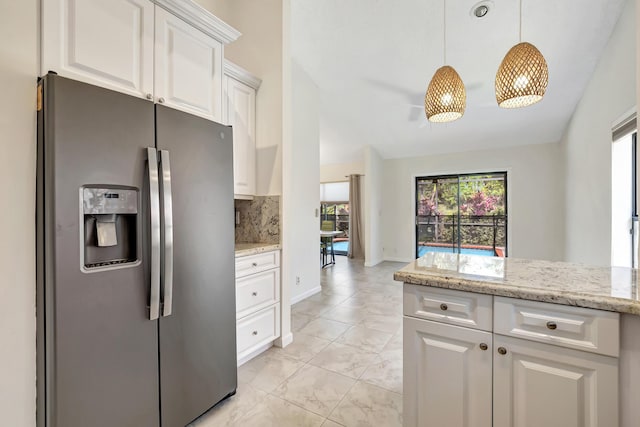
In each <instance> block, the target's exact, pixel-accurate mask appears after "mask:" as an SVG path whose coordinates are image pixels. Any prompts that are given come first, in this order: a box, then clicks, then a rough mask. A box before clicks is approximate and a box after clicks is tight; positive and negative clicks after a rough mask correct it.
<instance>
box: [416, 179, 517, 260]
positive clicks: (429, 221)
mask: <svg viewBox="0 0 640 427" xmlns="http://www.w3.org/2000/svg"><path fill="white" fill-rule="evenodd" d="M415 185H416V211H415V224H416V258H418V257H420V256H422V255H424V254H425V253H426V252H431V251H436V252H452V253H468V254H477V255H487V256H503V257H504V256H507V173H506V172H491V173H477V174H458V175H439V176H425V177H417V178H416V182H415Z"/></svg>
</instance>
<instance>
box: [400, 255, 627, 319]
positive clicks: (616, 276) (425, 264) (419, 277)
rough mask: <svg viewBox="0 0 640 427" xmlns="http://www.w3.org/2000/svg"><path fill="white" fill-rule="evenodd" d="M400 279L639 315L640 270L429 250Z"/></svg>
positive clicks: (428, 284) (413, 282)
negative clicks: (639, 289)
mask: <svg viewBox="0 0 640 427" xmlns="http://www.w3.org/2000/svg"><path fill="white" fill-rule="evenodd" d="M394 279H395V280H397V281H401V282H405V283H410V284H414V285H423V286H433V287H437V288H446V289H456V290H461V291H468V292H477V293H481V294H490V295H498V296H504V297H511V298H520V299H526V300H533V301H543V302H550V303H555V304H563V305H572V306H578V307H588V308H595V309H600V310H608V311H615V312H618V313H630V314H635V315H640V301H639V299H638V270H635V269H632V268H623V267H595V266H590V265H585V264H573V263H567V262H552V261H537V260H528V259H517V258H498V257H485V256H480V255H459V254H452V253H435V252H430V253H427V254H426V255H424V256H423V257H421V258H418V259H417V260H415V261H414V262H412V263H410V264H409V265H407V266H406V267H404V268H403V269H401V270H399V271H397V272H396V273H395V274H394Z"/></svg>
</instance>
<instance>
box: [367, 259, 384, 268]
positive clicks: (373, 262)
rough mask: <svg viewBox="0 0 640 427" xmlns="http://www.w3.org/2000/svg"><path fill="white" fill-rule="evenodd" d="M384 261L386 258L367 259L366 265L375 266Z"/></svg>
mask: <svg viewBox="0 0 640 427" xmlns="http://www.w3.org/2000/svg"><path fill="white" fill-rule="evenodd" d="M382 261H384V260H382V259H378V260H375V261H365V262H364V266H365V267H375V266H376V265H378V264H380V263H381V262H382Z"/></svg>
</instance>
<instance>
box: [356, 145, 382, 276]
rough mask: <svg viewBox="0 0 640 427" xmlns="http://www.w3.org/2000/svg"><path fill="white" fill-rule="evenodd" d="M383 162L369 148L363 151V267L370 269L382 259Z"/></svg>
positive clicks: (376, 153) (372, 149)
mask: <svg viewBox="0 0 640 427" xmlns="http://www.w3.org/2000/svg"><path fill="white" fill-rule="evenodd" d="M383 169H384V161H383V160H382V157H380V154H379V153H378V152H377V151H376V150H375V149H374V148H373V147H371V146H367V147H365V149H364V170H365V173H364V176H363V177H361V181H363V182H364V185H363V190H364V201H363V204H364V206H363V209H362V213H363V215H364V265H365V266H367V267H372V266H374V265H376V264H379V263H381V262H382V261H383V259H384V253H383V250H382V247H383V241H382V210H383V206H384V205H383V203H382V191H383V190H382V189H383V187H384V177H383Z"/></svg>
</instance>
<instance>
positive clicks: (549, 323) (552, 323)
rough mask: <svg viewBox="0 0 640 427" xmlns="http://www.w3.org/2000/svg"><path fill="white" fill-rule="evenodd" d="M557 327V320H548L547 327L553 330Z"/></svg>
mask: <svg viewBox="0 0 640 427" xmlns="http://www.w3.org/2000/svg"><path fill="white" fill-rule="evenodd" d="M557 327H558V325H556V322H547V328H549V329H551V330H552V331H553V330H554V329H556V328H557Z"/></svg>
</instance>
